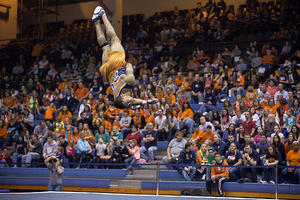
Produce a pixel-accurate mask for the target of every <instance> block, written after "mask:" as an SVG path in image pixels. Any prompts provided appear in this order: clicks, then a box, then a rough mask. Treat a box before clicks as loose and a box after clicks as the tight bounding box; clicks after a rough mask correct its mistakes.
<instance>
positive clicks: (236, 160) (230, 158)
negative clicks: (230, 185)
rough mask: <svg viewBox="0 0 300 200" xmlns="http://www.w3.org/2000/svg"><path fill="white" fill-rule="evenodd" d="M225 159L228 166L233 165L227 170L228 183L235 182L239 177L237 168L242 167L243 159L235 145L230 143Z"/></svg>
mask: <svg viewBox="0 0 300 200" xmlns="http://www.w3.org/2000/svg"><path fill="white" fill-rule="evenodd" d="M225 159H226V161H227V163H228V165H233V167H231V168H230V170H229V178H230V181H233V182H235V181H237V180H238V179H239V177H240V168H238V166H240V165H242V161H243V157H242V154H241V153H240V152H239V150H238V149H237V146H236V144H235V143H231V144H230V147H229V151H228V152H227V153H226V154H225Z"/></svg>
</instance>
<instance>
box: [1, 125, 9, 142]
mask: <svg viewBox="0 0 300 200" xmlns="http://www.w3.org/2000/svg"><path fill="white" fill-rule="evenodd" d="M7 126H8V123H7V122H5V123H4V126H3V127H2V128H1V127H0V138H4V139H6V138H7Z"/></svg>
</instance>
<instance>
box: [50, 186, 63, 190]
mask: <svg viewBox="0 0 300 200" xmlns="http://www.w3.org/2000/svg"><path fill="white" fill-rule="evenodd" d="M61 187H62V185H48V190H49V191H61Z"/></svg>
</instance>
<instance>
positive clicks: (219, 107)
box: [216, 103, 224, 110]
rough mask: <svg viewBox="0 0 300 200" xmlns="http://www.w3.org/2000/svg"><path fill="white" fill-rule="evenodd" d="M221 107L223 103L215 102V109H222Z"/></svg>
mask: <svg viewBox="0 0 300 200" xmlns="http://www.w3.org/2000/svg"><path fill="white" fill-rule="evenodd" d="M223 107H224V104H223V103H217V106H216V109H217V110H222V109H223Z"/></svg>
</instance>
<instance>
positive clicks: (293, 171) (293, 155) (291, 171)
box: [282, 141, 300, 184]
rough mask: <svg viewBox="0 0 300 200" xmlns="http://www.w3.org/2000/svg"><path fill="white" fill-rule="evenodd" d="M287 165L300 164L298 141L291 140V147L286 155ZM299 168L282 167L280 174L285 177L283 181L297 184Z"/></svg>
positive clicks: (299, 181) (298, 181)
mask: <svg viewBox="0 0 300 200" xmlns="http://www.w3.org/2000/svg"><path fill="white" fill-rule="evenodd" d="M286 161H287V162H286V165H287V166H299V165H300V151H299V142H298V141H294V142H293V149H292V150H290V151H289V152H288V154H287V156H286ZM299 174H300V168H288V167H287V168H284V169H283V170H282V175H283V177H284V178H285V182H288V183H296V184H299V183H300V180H299V176H300V175H299Z"/></svg>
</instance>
